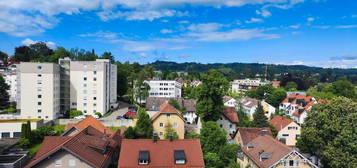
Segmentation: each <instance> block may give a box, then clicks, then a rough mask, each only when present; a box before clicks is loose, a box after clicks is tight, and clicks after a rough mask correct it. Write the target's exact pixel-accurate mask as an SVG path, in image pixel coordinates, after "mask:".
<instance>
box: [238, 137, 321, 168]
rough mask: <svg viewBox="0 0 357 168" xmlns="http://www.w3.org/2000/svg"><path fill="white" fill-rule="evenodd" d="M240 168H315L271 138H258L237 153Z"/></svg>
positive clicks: (315, 167) (306, 160) (302, 157)
mask: <svg viewBox="0 0 357 168" xmlns="http://www.w3.org/2000/svg"><path fill="white" fill-rule="evenodd" d="M237 162H238V163H239V164H240V166H241V167H247V166H251V167H252V168H285V167H299V168H317V166H316V165H314V164H313V163H312V162H311V161H310V160H309V159H307V158H306V157H304V156H303V155H301V154H300V153H299V152H298V151H296V150H295V149H292V148H290V147H288V146H286V145H284V144H282V143H281V142H279V141H277V140H276V139H274V138H273V137H271V136H267V135H263V136H258V137H256V138H254V139H253V140H251V141H250V142H248V144H247V145H246V146H244V147H242V148H241V151H240V152H238V158H237Z"/></svg>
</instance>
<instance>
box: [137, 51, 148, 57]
mask: <svg viewBox="0 0 357 168" xmlns="http://www.w3.org/2000/svg"><path fill="white" fill-rule="evenodd" d="M139 56H140V57H146V56H148V54H147V53H145V52H141V53H139Z"/></svg>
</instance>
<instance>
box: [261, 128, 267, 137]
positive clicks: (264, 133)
mask: <svg viewBox="0 0 357 168" xmlns="http://www.w3.org/2000/svg"><path fill="white" fill-rule="evenodd" d="M267 132H268V131H267V130H266V129H263V130H261V131H260V133H261V135H262V136H264V135H266V134H267Z"/></svg>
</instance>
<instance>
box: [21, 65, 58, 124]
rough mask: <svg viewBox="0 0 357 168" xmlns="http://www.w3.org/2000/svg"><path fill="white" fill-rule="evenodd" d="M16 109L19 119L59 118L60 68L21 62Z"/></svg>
mask: <svg viewBox="0 0 357 168" xmlns="http://www.w3.org/2000/svg"><path fill="white" fill-rule="evenodd" d="M17 74H18V76H17V77H18V78H17V84H18V86H17V92H18V93H17V94H18V95H19V96H18V97H19V99H18V101H17V107H18V109H20V114H21V118H24V119H34V118H38V119H44V120H53V119H56V118H58V117H59V116H60V67H59V65H57V64H53V63H32V62H21V64H20V65H19V68H18V73H17Z"/></svg>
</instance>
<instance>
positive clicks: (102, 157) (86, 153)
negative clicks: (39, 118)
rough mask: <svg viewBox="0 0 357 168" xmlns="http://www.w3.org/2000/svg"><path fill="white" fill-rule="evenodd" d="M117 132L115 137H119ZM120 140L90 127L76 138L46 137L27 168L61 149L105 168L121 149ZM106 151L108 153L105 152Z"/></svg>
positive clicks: (90, 163) (92, 164)
mask: <svg viewBox="0 0 357 168" xmlns="http://www.w3.org/2000/svg"><path fill="white" fill-rule="evenodd" d="M119 132H120V131H117V132H116V133H115V135H118V133H119ZM119 143H120V139H119V140H118V139H113V138H111V137H108V136H107V135H105V134H104V133H102V132H101V131H99V130H97V129H95V128H93V127H91V126H88V127H87V128H85V129H83V130H82V131H81V132H79V133H78V134H76V135H74V136H53V137H45V139H44V141H43V143H42V145H41V148H40V150H39V152H38V153H37V154H36V156H35V157H34V159H33V160H32V161H31V162H30V163H29V164H28V165H26V168H30V167H34V166H36V165H37V164H38V163H40V162H41V161H43V160H45V159H46V158H48V156H50V155H51V154H53V153H55V152H57V151H58V150H59V149H64V150H66V151H67V152H69V153H72V154H73V155H75V156H77V157H80V158H81V160H83V161H84V162H86V163H87V164H89V165H91V166H94V167H96V168H101V167H105V166H106V165H107V164H108V159H109V158H110V157H111V156H112V154H113V153H114V151H115V150H118V149H119V145H120V144H119ZM104 150H106V152H104Z"/></svg>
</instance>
